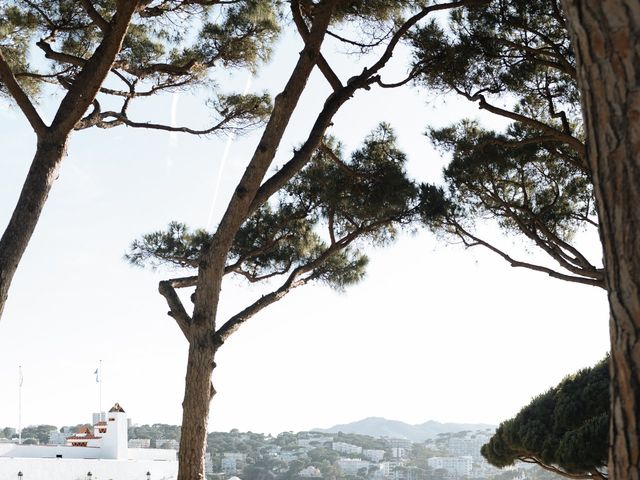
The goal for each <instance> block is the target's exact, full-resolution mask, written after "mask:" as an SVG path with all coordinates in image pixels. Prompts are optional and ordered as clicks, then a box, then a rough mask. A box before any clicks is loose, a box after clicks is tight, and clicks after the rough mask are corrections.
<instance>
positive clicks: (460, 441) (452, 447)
mask: <svg viewBox="0 0 640 480" xmlns="http://www.w3.org/2000/svg"><path fill="white" fill-rule="evenodd" d="M488 441H489V436H487V435H480V434H479V435H474V436H473V437H462V438H461V437H451V438H449V440H448V441H447V451H448V452H449V453H451V455H454V456H456V457H461V456H466V455H471V456H472V457H473V458H474V460H475V459H481V458H482V455H481V454H480V449H481V448H482V446H483V445H484V444H485V443H487V442H488Z"/></svg>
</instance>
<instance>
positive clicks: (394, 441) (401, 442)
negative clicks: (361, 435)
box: [385, 438, 411, 449]
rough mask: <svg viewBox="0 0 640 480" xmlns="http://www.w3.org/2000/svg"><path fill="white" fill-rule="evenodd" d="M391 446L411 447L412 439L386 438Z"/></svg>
mask: <svg viewBox="0 0 640 480" xmlns="http://www.w3.org/2000/svg"><path fill="white" fill-rule="evenodd" d="M385 440H386V441H387V443H388V444H389V446H390V447H396V448H406V449H409V448H411V440H407V439H406V438H385Z"/></svg>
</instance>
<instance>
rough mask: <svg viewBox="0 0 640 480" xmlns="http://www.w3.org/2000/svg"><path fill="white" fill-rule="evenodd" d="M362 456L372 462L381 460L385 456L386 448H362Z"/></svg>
mask: <svg viewBox="0 0 640 480" xmlns="http://www.w3.org/2000/svg"><path fill="white" fill-rule="evenodd" d="M362 456H363V457H364V458H366V459H367V460H371V461H372V462H376V463H377V462H381V461H382V459H383V458H384V450H371V449H364V450H362Z"/></svg>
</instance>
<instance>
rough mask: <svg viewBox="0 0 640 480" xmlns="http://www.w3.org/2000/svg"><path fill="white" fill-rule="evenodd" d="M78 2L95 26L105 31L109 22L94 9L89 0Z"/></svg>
mask: <svg viewBox="0 0 640 480" xmlns="http://www.w3.org/2000/svg"><path fill="white" fill-rule="evenodd" d="M80 3H81V4H82V8H84V10H85V11H86V12H87V15H89V18H90V19H91V20H93V22H94V23H95V24H96V26H97V27H98V28H99V29H100V30H102V31H103V32H106V31H107V30H108V29H109V22H107V21H106V20H105V19H104V18H102V15H100V13H98V11H97V10H96V9H95V7H94V6H93V3H91V0H80Z"/></svg>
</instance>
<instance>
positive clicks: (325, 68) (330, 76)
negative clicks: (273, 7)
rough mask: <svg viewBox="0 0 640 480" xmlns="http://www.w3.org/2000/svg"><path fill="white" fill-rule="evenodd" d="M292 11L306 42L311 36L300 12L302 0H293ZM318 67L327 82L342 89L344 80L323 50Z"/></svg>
mask: <svg viewBox="0 0 640 480" xmlns="http://www.w3.org/2000/svg"><path fill="white" fill-rule="evenodd" d="M291 13H292V15H293V21H294V23H295V25H296V28H297V29H298V33H299V34H300V37H301V38H302V41H303V42H305V43H306V42H307V39H308V38H309V29H308V28H307V25H306V23H305V22H304V19H303V18H302V14H301V12H300V2H299V1H298V0H292V2H291ZM318 69H319V70H320V71H321V72H322V74H323V75H324V78H326V79H327V82H329V85H331V87H332V88H333V90H334V91H336V90H340V89H341V88H342V82H341V81H340V79H339V78H338V76H337V75H336V74H335V72H334V71H333V69H332V68H331V66H330V65H329V63H328V62H327V60H326V59H325V58H324V56H323V55H322V52H319V53H318Z"/></svg>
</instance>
